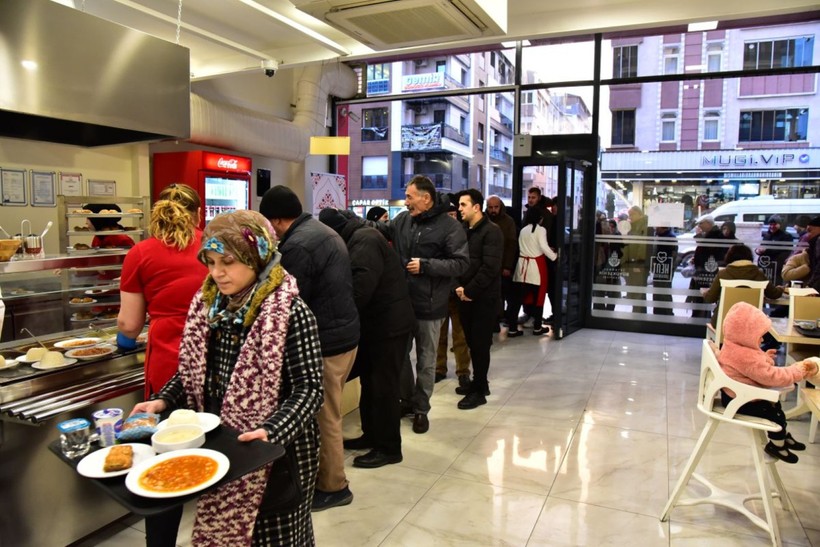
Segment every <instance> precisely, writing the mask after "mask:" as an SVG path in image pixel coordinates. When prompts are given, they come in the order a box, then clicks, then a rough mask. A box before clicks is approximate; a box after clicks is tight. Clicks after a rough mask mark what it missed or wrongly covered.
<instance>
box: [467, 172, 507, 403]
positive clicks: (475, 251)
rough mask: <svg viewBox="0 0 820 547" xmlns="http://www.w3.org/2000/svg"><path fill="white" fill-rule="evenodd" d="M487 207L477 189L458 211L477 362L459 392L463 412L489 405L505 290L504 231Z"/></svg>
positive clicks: (469, 338) (469, 331)
mask: <svg viewBox="0 0 820 547" xmlns="http://www.w3.org/2000/svg"><path fill="white" fill-rule="evenodd" d="M483 206H484V197H483V196H482V195H481V192H479V191H478V190H476V189H475V188H470V189H468V190H464V191H463V192H461V193H460V194H459V198H458V210H459V212H460V213H461V219H462V221H463V222H464V230H465V231H466V233H467V247H468V250H469V255H470V266H469V268H468V269H467V271H466V272H464V273H463V274H461V275H460V276H459V278H458V279H459V281H460V285H459V286H458V287H456V296H457V297H458V298H459V299H460V300H461V303H460V307H459V311H460V314H461V324H462V326H463V327H464V336H465V337H466V338H467V345H468V346H469V347H470V357H471V358H472V360H473V381H472V382H471V383H470V385H469V387H467V388H466V389H463V388H462V389H460V388H457V389H456V393H459V394H463V395H464V398H463V399H461V400H460V401H459V402H458V408H460V409H461V410H469V409H472V408H476V407H478V406H480V405H483V404H486V403H487V398H486V394H487V393H489V385H488V384H487V372H488V371H489V370H490V346H492V344H493V324H494V323H495V319H496V311H497V309H498V304H499V296H500V290H501V255H502V254H503V247H504V236H503V235H502V234H501V229H500V228H499V227H498V226H496V225H495V224H493V223H492V222H490V220H489V219H488V218H487V217H485V216H484V213H483V212H482V211H481V209H482V207H483Z"/></svg>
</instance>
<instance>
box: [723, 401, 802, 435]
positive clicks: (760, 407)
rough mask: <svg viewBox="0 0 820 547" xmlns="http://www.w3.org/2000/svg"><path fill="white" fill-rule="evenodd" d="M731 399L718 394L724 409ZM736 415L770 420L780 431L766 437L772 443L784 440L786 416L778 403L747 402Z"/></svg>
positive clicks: (770, 433)
mask: <svg viewBox="0 0 820 547" xmlns="http://www.w3.org/2000/svg"><path fill="white" fill-rule="evenodd" d="M732 399H733V397H729V396H728V395H726V393H724V392H723V391H721V392H720V401H721V402H722V403H723V406H724V407H725V406H726V405H728V404H729V403H731V402H732ZM737 412H738V414H745V415H747V416H755V417H756V418H763V419H764V420H771V421H773V422H774V423H776V424H777V425H779V426H780V431H769V432H767V435H768V436H769V439H771V440H773V441H782V440H783V439H785V438H786V414H785V413H784V412H783V408H781V406H780V401H777V402H776V403H772V402H771V401H761V400H758V401H749V402H748V403H746V404H745V405H743V406H742V407H740V408H739V409H738V410H737Z"/></svg>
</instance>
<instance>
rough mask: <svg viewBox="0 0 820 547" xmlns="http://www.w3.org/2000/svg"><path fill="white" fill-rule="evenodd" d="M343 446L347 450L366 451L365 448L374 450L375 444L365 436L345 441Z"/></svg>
mask: <svg viewBox="0 0 820 547" xmlns="http://www.w3.org/2000/svg"><path fill="white" fill-rule="evenodd" d="M342 444H343V445H344V447H345V448H346V449H347V450H364V449H365V448H373V443H371V442H370V440H368V439H366V438H365V436H364V435H362V436H361V437H356V438H355V439H345V440H344V441H342Z"/></svg>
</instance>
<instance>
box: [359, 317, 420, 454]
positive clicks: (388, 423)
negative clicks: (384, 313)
mask: <svg viewBox="0 0 820 547" xmlns="http://www.w3.org/2000/svg"><path fill="white" fill-rule="evenodd" d="M409 340H410V333H407V334H406V335H403V336H394V337H390V338H369V337H368V338H362V339H361V340H360V341H359V350H358V352H357V353H356V365H357V366H358V367H359V373H360V382H361V384H362V396H361V398H360V399H359V416H361V420H362V434H363V435H364V436H365V437H366V438H367V439H368V440H369V441H370V442H371V443H372V446H373V448H375V449H378V450H383V451H384V452H387V453H388V454H401V409H400V405H399V397H400V394H399V376H400V375H401V369H402V366H404V359H405V357H407V345H408V343H409Z"/></svg>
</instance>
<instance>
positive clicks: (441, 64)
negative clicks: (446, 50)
mask: <svg viewBox="0 0 820 547" xmlns="http://www.w3.org/2000/svg"><path fill="white" fill-rule="evenodd" d="M436 72H444V73H446V72H447V61H436Z"/></svg>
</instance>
